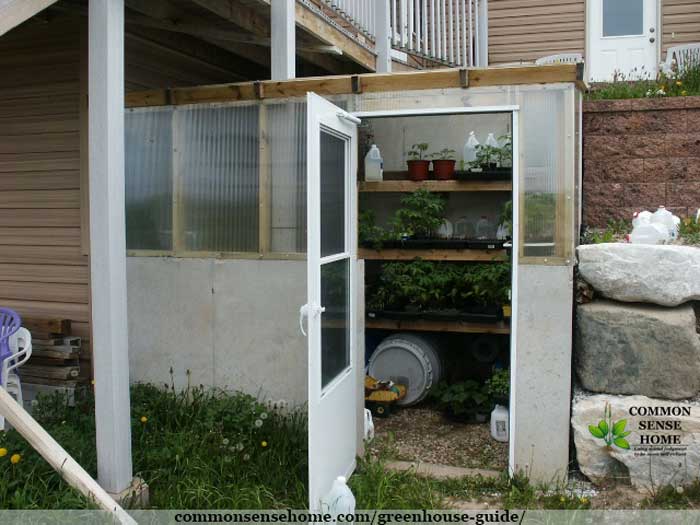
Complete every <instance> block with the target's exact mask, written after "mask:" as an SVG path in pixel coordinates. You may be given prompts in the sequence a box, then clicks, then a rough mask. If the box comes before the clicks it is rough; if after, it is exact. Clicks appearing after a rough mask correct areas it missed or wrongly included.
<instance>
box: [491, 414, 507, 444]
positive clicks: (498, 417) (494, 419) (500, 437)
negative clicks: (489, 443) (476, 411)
mask: <svg viewBox="0 0 700 525" xmlns="http://www.w3.org/2000/svg"><path fill="white" fill-rule="evenodd" d="M491 437H493V439H495V440H496V441H501V442H503V443H506V442H507V441H508V409H507V408H506V407H504V406H503V405H496V408H494V409H493V412H491Z"/></svg>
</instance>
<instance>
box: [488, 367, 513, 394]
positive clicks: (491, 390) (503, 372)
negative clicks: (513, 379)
mask: <svg viewBox="0 0 700 525" xmlns="http://www.w3.org/2000/svg"><path fill="white" fill-rule="evenodd" d="M486 391H487V392H488V394H489V395H490V396H491V397H492V398H494V399H498V398H501V399H502V398H506V399H507V398H508V395H509V394H510V370H508V369H507V368H501V369H499V370H495V371H494V372H493V374H491V377H490V378H489V379H488V380H487V381H486Z"/></svg>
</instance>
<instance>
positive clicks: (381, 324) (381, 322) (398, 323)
mask: <svg viewBox="0 0 700 525" xmlns="http://www.w3.org/2000/svg"><path fill="white" fill-rule="evenodd" d="M365 328H374V329H380V330H406V331H416V332H448V333H462V334H510V326H509V325H508V324H506V323H504V322H502V321H501V322H498V323H468V322H465V321H429V320H426V319H417V320H410V321H409V320H396V319H367V320H365Z"/></svg>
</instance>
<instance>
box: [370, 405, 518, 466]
mask: <svg viewBox="0 0 700 525" xmlns="http://www.w3.org/2000/svg"><path fill="white" fill-rule="evenodd" d="M374 427H375V439H374V441H372V443H371V444H370V447H369V448H370V451H371V452H372V453H373V454H375V455H379V454H380V452H381V451H382V450H383V449H384V454H385V455H387V456H388V457H389V459H396V460H402V461H421V462H425V463H439V464H442V465H450V466H454V467H466V468H481V469H491V470H505V469H506V468H507V466H508V443H500V442H498V441H496V440H495V439H493V438H492V437H491V432H490V429H489V424H488V423H470V424H465V423H456V422H453V421H450V420H448V419H447V418H445V416H444V415H443V414H442V413H441V412H440V411H438V410H435V409H433V408H425V407H420V408H403V409H398V410H396V411H395V412H394V413H392V414H391V415H390V416H389V417H388V418H378V417H375V418H374Z"/></svg>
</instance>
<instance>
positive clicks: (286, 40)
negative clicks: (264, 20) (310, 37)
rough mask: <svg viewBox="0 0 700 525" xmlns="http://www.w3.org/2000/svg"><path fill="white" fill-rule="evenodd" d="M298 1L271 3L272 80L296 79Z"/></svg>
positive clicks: (287, 0) (276, 0) (277, 0)
mask: <svg viewBox="0 0 700 525" xmlns="http://www.w3.org/2000/svg"><path fill="white" fill-rule="evenodd" d="M295 9H296V0H275V1H274V2H270V19H271V21H270V24H271V43H270V51H271V53H272V57H271V75H272V76H271V78H272V80H289V79H290V78H295V77H296V41H295V38H296V14H295Z"/></svg>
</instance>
